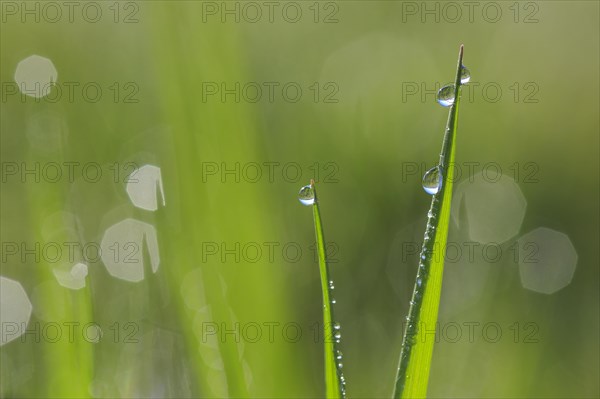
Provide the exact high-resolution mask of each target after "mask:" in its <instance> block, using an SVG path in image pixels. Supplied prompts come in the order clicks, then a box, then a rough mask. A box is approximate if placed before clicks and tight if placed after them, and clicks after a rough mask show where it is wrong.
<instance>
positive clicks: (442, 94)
mask: <svg viewBox="0 0 600 399" xmlns="http://www.w3.org/2000/svg"><path fill="white" fill-rule="evenodd" d="M437 102H438V103H439V104H440V105H442V106H444V107H449V106H451V105H452V104H454V85H447V86H444V87H442V88H441V89H440V91H438V93H437Z"/></svg>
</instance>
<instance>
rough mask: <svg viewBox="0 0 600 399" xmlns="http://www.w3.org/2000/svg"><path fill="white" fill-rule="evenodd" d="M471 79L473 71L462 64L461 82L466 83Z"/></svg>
mask: <svg viewBox="0 0 600 399" xmlns="http://www.w3.org/2000/svg"><path fill="white" fill-rule="evenodd" d="M469 80H471V72H470V71H469V69H468V68H467V67H466V66H464V65H462V67H461V68H460V83H461V84H463V85H464V84H467V83H469Z"/></svg>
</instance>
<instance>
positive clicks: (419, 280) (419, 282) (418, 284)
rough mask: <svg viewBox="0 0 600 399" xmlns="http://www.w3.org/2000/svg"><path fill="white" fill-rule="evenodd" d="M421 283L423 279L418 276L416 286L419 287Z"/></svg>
mask: <svg viewBox="0 0 600 399" xmlns="http://www.w3.org/2000/svg"><path fill="white" fill-rule="evenodd" d="M421 285H423V280H421V278H420V277H419V278H418V279H417V287H421Z"/></svg>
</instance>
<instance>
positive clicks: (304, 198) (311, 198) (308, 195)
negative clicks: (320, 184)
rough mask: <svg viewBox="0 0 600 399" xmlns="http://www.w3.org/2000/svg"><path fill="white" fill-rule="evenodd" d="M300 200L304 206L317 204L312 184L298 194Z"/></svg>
mask: <svg viewBox="0 0 600 399" xmlns="http://www.w3.org/2000/svg"><path fill="white" fill-rule="evenodd" d="M298 200H300V202H301V203H302V205H306V206H309V205H313V204H314V203H315V189H314V188H312V186H311V185H310V184H309V185H308V186H304V187H302V188H301V189H300V192H298Z"/></svg>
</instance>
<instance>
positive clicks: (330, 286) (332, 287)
mask: <svg viewBox="0 0 600 399" xmlns="http://www.w3.org/2000/svg"><path fill="white" fill-rule="evenodd" d="M334 288H335V287H334V286H333V280H329V289H331V290H332V289H334Z"/></svg>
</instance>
